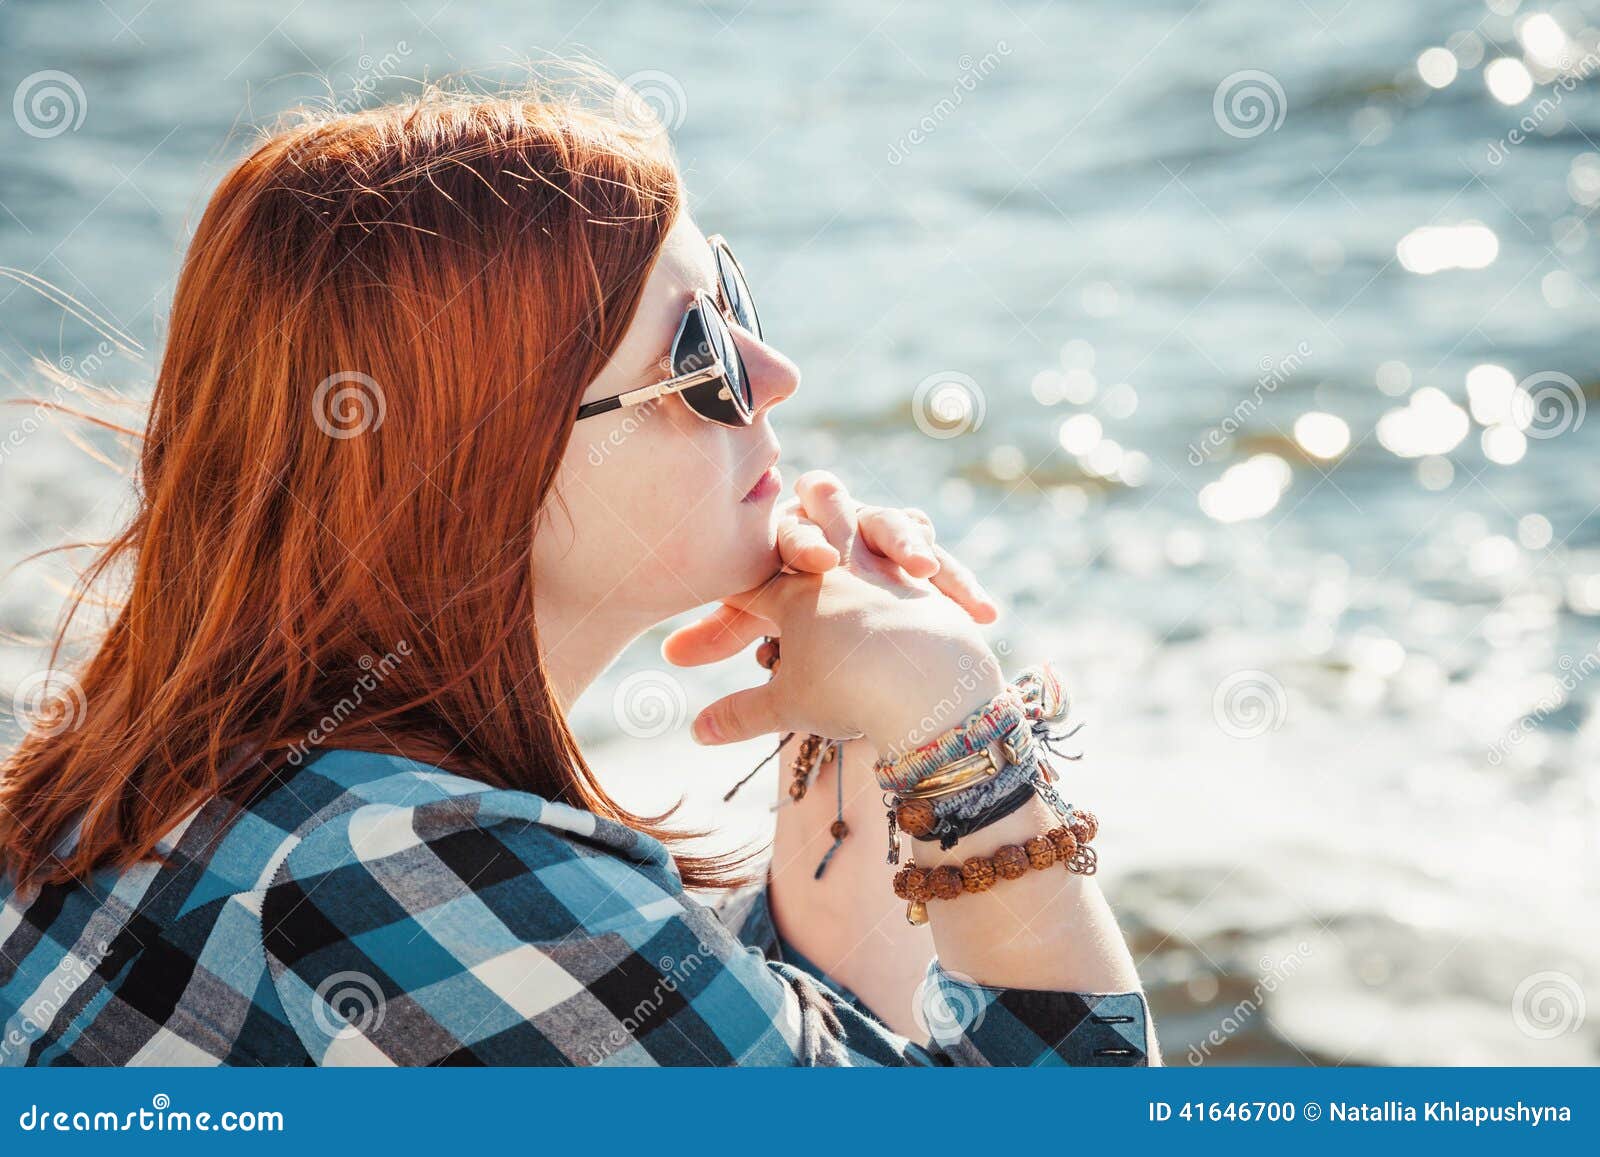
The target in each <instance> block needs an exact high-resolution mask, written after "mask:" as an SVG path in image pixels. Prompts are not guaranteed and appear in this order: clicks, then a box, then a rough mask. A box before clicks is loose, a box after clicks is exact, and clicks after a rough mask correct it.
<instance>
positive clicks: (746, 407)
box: [673, 297, 754, 426]
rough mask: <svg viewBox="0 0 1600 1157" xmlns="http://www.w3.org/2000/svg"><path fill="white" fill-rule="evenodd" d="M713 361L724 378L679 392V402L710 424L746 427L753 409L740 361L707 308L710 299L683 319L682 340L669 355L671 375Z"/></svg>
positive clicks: (723, 326) (736, 349) (725, 329)
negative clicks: (691, 408)
mask: <svg viewBox="0 0 1600 1157" xmlns="http://www.w3.org/2000/svg"><path fill="white" fill-rule="evenodd" d="M713 359H714V360H716V361H717V362H719V363H721V365H722V369H723V374H724V375H725V377H722V378H718V379H716V380H715V381H711V382H706V383H704V384H702V385H697V386H690V387H689V388H688V389H687V390H685V391H684V392H683V400H684V401H686V402H688V403H689V405H690V406H692V407H693V408H694V409H695V411H696V412H698V413H699V414H700V415H701V416H702V417H706V418H710V419H711V420H712V421H714V422H721V423H723V424H724V425H728V426H744V425H748V424H749V415H750V413H751V412H752V410H753V409H754V407H753V406H752V405H751V401H750V382H749V376H748V375H747V374H746V373H745V368H744V359H743V358H741V357H740V356H739V347H738V345H737V344H736V343H735V342H734V340H733V335H732V334H730V333H729V332H728V327H727V325H726V324H725V323H724V322H723V320H722V316H721V315H720V314H719V313H717V312H716V310H715V309H713V308H711V302H710V299H708V298H704V297H702V298H701V299H700V303H699V304H698V305H697V306H696V307H695V308H694V309H692V310H690V311H689V314H688V317H687V318H686V319H685V322H684V327H683V336H682V337H681V338H679V340H678V346H677V349H676V350H675V351H674V355H673V368H674V372H675V373H678V374H692V373H695V372H697V371H699V370H703V369H705V368H706V367H707V366H709V365H711V364H712V361H713Z"/></svg>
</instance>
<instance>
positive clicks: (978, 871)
mask: <svg viewBox="0 0 1600 1157" xmlns="http://www.w3.org/2000/svg"><path fill="white" fill-rule="evenodd" d="M1099 830H1100V821H1099V820H1098V819H1097V818H1096V817H1095V814H1094V813H1093V812H1090V811H1075V812H1073V813H1072V818H1071V819H1070V820H1068V821H1067V823H1066V824H1065V825H1064V826H1062V827H1058V828H1051V829H1050V830H1049V831H1047V832H1045V833H1044V834H1043V835H1038V836H1033V837H1031V838H1029V839H1027V840H1025V841H1023V843H1021V844H1020V845H1018V844H1005V845H1003V846H1002V847H1000V848H997V849H996V850H995V852H994V854H993V855H990V856H968V857H967V858H966V859H965V860H963V861H962V863H961V866H960V867H959V868H958V867H956V866H955V865H954V864H941V865H940V866H939V867H937V868H933V869H931V870H930V869H927V868H919V867H917V865H916V861H914V860H913V861H909V862H907V864H906V866H905V867H903V868H901V869H900V870H899V871H898V872H896V873H895V877H894V894H895V895H896V896H898V897H899V898H900V899H902V900H904V901H906V920H907V921H908V922H909V923H912V924H926V923H927V922H928V901H929V900H954V899H955V898H956V897H958V896H960V895H961V894H962V893H964V892H987V891H988V890H989V889H990V888H992V887H994V886H995V884H996V883H998V882H999V881H1001V880H1017V879H1021V878H1022V877H1023V876H1026V875H1027V874H1028V869H1029V868H1037V869H1040V870H1043V869H1045V868H1048V867H1050V866H1051V865H1052V864H1057V863H1059V864H1061V866H1062V867H1064V868H1065V869H1066V870H1067V871H1069V872H1076V873H1078V874H1079V875H1083V876H1092V875H1094V873H1095V870H1096V868H1097V867H1098V866H1099V863H1098V857H1096V855H1095V852H1094V849H1093V848H1091V847H1090V846H1089V841H1091V840H1093V839H1094V837H1095V835H1096V833H1098V832H1099Z"/></svg>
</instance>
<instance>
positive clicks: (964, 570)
mask: <svg viewBox="0 0 1600 1157" xmlns="http://www.w3.org/2000/svg"><path fill="white" fill-rule="evenodd" d="M933 552H934V554H936V555H937V556H938V558H939V572H938V573H937V574H935V575H934V576H933V578H932V579H931V580H929V581H931V582H932V583H933V585H934V587H935V589H937V590H939V591H941V592H942V593H943V594H944V595H945V596H946V597H947V598H949V599H950V600H951V601H953V602H954V603H956V604H957V605H958V606H960V607H961V609H962V610H964V611H966V612H967V614H968V615H970V616H972V619H973V621H974V622H978V623H992V622H994V621H995V620H996V619H998V618H999V617H1000V604H999V603H997V602H995V600H994V596H992V595H991V594H989V592H988V591H986V590H984V589H983V584H982V583H980V582H979V581H978V576H977V575H975V574H973V573H972V568H971V567H969V566H967V564H966V563H964V562H962V561H961V560H960V559H958V558H956V556H955V555H953V554H951V553H950V552H949V551H948V550H946V549H945V548H944V547H942V546H936V547H934V548H933Z"/></svg>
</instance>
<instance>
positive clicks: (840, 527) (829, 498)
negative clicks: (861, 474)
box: [794, 470, 856, 557]
mask: <svg viewBox="0 0 1600 1157" xmlns="http://www.w3.org/2000/svg"><path fill="white" fill-rule="evenodd" d="M794 492H795V493H796V494H797V495H799V497H800V505H801V506H803V507H804V508H805V512H806V515H807V517H809V518H810V519H811V521H813V522H815V523H816V524H817V525H818V526H820V527H822V533H823V534H825V535H827V537H828V541H829V542H831V543H832V544H833V546H834V548H835V549H836V550H838V552H839V554H840V557H843V556H844V555H845V554H847V553H848V552H849V548H850V544H851V543H852V542H853V541H854V539H855V534H856V503H855V500H854V499H853V498H851V497H850V492H849V491H847V490H846V489H845V488H844V483H843V482H840V481H839V479H838V478H836V477H835V476H834V475H833V474H832V473H831V472H830V471H827V470H807V471H806V472H805V473H804V474H802V475H800V477H799V479H798V480H797V481H796V482H795V484H794Z"/></svg>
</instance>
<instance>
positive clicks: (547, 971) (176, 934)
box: [0, 751, 1147, 1065]
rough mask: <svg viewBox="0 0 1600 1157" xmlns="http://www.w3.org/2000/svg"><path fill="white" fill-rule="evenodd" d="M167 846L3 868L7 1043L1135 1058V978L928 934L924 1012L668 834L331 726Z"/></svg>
mask: <svg viewBox="0 0 1600 1157" xmlns="http://www.w3.org/2000/svg"><path fill="white" fill-rule="evenodd" d="M161 850H162V853H163V857H162V862H159V863H158V862H154V861H152V862H151V863H148V864H142V865H140V866H138V867H135V868H133V869H130V870H127V871H123V872H120V873H119V872H104V873H100V874H98V875H97V876H96V877H95V878H94V879H93V880H90V881H87V882H83V883H72V884H66V885H54V886H50V887H45V888H41V889H36V890H34V891H33V892H32V893H30V894H23V893H20V892H17V891H15V890H14V889H13V888H11V886H10V885H9V884H5V883H0V901H3V902H4V906H3V907H0V1020H3V1022H4V1035H3V1037H0V1065H160V1064H179V1065H215V1064H230V1065H333V1064H358V1065H389V1064H394V1065H433V1064H460V1065H589V1064H606V1065H949V1064H959V1065H1033V1064H1084V1065H1141V1064H1145V1063H1147V1061H1146V1052H1147V1049H1146V1040H1145V1025H1146V1010H1145V1004H1144V1000H1143V997H1142V996H1140V995H1139V994H1134V993H1129V994H1112V995H1084V994H1079V993H1070V992H1029V991H1019V990H1014V989H998V988H988V987H983V986H979V985H975V984H971V983H967V982H965V981H963V980H962V979H961V978H959V977H956V976H954V975H951V974H949V973H946V972H945V971H944V970H942V969H941V968H940V967H939V966H938V963H937V961H935V962H932V963H931V964H930V966H929V970H928V974H927V978H926V982H925V983H924V985H923V986H922V990H921V996H922V1001H923V1004H922V1009H923V1014H924V1022H925V1023H926V1024H927V1025H928V1026H929V1030H930V1033H931V1036H932V1038H933V1039H932V1040H930V1041H928V1042H926V1043H921V1044H919V1043H915V1042H913V1041H910V1040H908V1039H907V1038H905V1037H902V1036H899V1035H897V1034H895V1033H893V1032H891V1031H890V1030H889V1029H887V1028H886V1027H885V1026H884V1025H883V1024H882V1023H881V1022H880V1021H878V1020H877V1019H876V1018H875V1017H873V1016H872V1015H871V1013H870V1012H868V1011H867V1010H866V1009H865V1008H864V1007H862V1006H860V1005H859V1003H858V1002H856V1001H854V1000H853V999H851V998H850V997H849V996H848V994H843V993H841V992H840V991H838V990H837V989H836V988H835V986H833V985H832V983H831V982H830V981H829V980H828V979H827V977H825V976H823V975H821V974H820V973H818V972H816V970H815V969H808V968H803V967H800V966H798V965H797V964H796V963H791V962H788V961H785V960H783V959H781V958H780V957H781V955H782V952H781V942H780V941H778V939H777V937H776V933H775V932H774V930H773V927H772V923H771V920H770V917H769V915H768V914H767V908H766V903H765V896H764V894H760V893H759V892H758V894H757V895H755V896H754V897H752V898H750V900H751V902H748V903H745V904H743V905H742V907H740V908H739V915H738V918H736V919H730V920H729V921H727V922H725V921H724V918H723V915H720V914H719V913H718V912H717V911H714V910H713V909H712V908H709V907H707V906H705V905H704V904H702V903H699V902H698V901H696V900H694V899H693V898H691V897H689V896H687V895H685V893H684V891H683V889H682V885H681V881H680V879H679V877H678V874H677V870H676V868H675V867H674V866H673V864H672V861H671V859H670V857H669V856H668V854H667V850H666V848H665V847H664V846H663V845H662V844H661V843H660V842H659V841H657V840H654V839H651V838H649V837H647V836H644V835H642V834H640V833H638V832H635V831H633V830H632V829H630V828H627V827H625V826H623V825H621V824H617V823H615V822H612V821H610V820H606V819H603V818H600V817H598V816H595V815H593V814H591V813H589V812H586V811H581V810H578V809H575V808H572V807H569V806H566V805H564V804H560V803H552V802H550V801H548V800H544V799H541V798H540V797H538V796H534V795H530V794H527V793H525V792H515V791H504V790H500V789H496V788H493V787H490V786H489V785H487V784H483V783H479V782H476V781H473V780H470V779H464V778H461V777H459V776H455V775H452V774H449V773H447V772H444V771H441V770H439V769H437V768H433V767H429V766H427V765H424V764H419V763H414V762H411V761H408V760H404V759H400V758H396V757H393V756H386V755H378V754H373V753H367V752H354V751H332V752H327V753H325V754H323V755H321V756H319V757H318V758H317V759H315V760H313V761H312V762H310V763H308V764H307V765H305V766H304V767H302V768H300V769H298V770H296V771H294V772H292V773H291V774H288V775H286V776H285V777H283V778H281V779H280V780H278V781H276V782H275V783H274V784H273V785H272V786H271V787H270V789H269V790H267V791H264V792H262V793H259V794H258V796H257V798H256V799H255V801H254V802H252V803H251V804H249V805H248V806H247V807H246V808H244V809H240V808H237V807H232V806H230V805H227V804H224V803H222V802H220V801H214V802H211V803H208V804H206V805H204V806H202V807H200V808H199V809H198V810H197V811H196V812H194V813H193V814H192V815H191V816H190V817H189V818H188V819H187V820H185V821H184V823H183V824H181V825H180V826H179V827H178V828H177V829H175V830H174V831H173V832H172V833H171V835H170V836H169V837H168V839H167V840H166V842H165V843H164V844H163V846H162V849H161Z"/></svg>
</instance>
